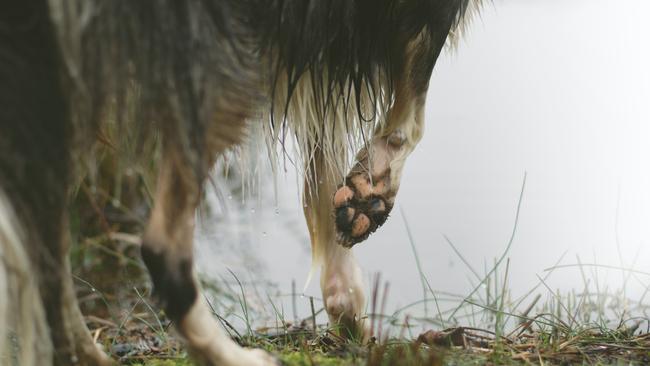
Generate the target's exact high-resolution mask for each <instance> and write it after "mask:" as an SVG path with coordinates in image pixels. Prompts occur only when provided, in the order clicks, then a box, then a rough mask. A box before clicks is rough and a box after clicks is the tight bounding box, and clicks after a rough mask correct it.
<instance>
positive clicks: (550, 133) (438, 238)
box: [197, 0, 650, 315]
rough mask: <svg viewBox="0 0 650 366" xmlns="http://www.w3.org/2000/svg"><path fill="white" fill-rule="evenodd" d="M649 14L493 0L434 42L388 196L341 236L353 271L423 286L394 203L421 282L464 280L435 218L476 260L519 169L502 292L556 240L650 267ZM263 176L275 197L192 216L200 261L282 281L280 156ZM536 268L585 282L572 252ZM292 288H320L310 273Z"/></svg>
mask: <svg viewBox="0 0 650 366" xmlns="http://www.w3.org/2000/svg"><path fill="white" fill-rule="evenodd" d="M648 14H650V2H648V1H647V0H570V1H566V0H563V1H560V0H525V1H521V0H510V1H506V0H497V1H495V2H494V3H493V4H488V5H487V6H486V8H485V9H484V11H483V12H482V14H481V17H480V18H478V19H476V20H475V21H474V22H473V24H472V26H471V28H470V32H469V33H468V35H467V37H466V39H465V40H464V41H463V42H461V44H460V46H459V48H458V50H457V51H455V52H445V53H444V54H443V55H442V56H441V58H440V59H439V61H438V64H437V66H436V69H435V71H434V75H433V78H432V80H431V86H430V91H429V95H428V102H427V117H426V118H427V125H426V128H427V130H426V134H425V137H424V139H423V140H422V142H421V143H420V145H419V146H418V148H417V150H416V151H415V152H414V153H413V154H412V156H411V157H410V159H409V161H408V163H407V166H406V169H405V173H404V177H403V179H402V186H401V190H400V192H399V194H398V199H397V206H396V208H395V210H394V211H393V214H392V216H391V218H390V219H389V220H388V222H387V223H386V224H385V225H384V227H382V229H381V230H379V231H378V232H377V233H375V234H374V235H373V236H371V238H370V239H369V240H368V241H366V242H364V243H362V244H360V245H358V246H356V247H355V249H354V250H355V254H356V256H357V258H358V259H359V262H360V263H361V265H362V267H363V268H364V271H365V274H366V279H367V283H368V284H369V283H370V282H371V281H370V276H371V275H372V274H373V273H376V272H381V274H382V279H383V280H385V281H388V282H389V283H390V296H389V306H388V308H389V309H393V308H396V307H398V306H400V305H405V304H408V303H411V302H414V301H417V300H419V299H422V297H423V295H422V287H421V284H420V278H419V275H418V271H417V269H416V265H415V261H414V257H413V254H412V251H411V247H410V244H409V240H408V236H407V232H406V229H405V224H404V219H403V217H402V215H401V214H400V210H403V211H404V212H405V214H406V216H407V218H408V223H409V226H410V228H411V230H412V233H413V239H414V242H415V244H416V246H417V248H418V251H419V257H420V260H421V262H422V266H423V270H424V273H425V275H426V276H427V278H428V280H429V282H430V284H431V286H432V287H433V289H435V290H438V291H449V292H453V293H456V294H460V295H463V294H467V293H469V291H471V289H472V288H473V286H474V285H476V283H477V281H476V280H475V277H473V275H472V273H471V271H470V270H469V269H468V267H467V266H466V265H465V264H463V263H462V262H461V260H460V259H459V257H458V256H457V255H456V254H455V253H454V251H453V250H452V248H451V247H450V246H449V245H448V244H447V243H446V242H445V240H444V238H443V234H445V235H447V236H448V237H449V238H450V239H451V240H452V241H453V242H454V244H455V245H456V248H457V249H458V250H459V252H460V253H462V255H463V256H464V257H465V259H466V260H467V261H468V262H469V263H470V265H471V266H472V267H474V268H475V269H476V271H478V272H479V273H480V274H483V273H484V272H485V271H486V270H485V269H486V268H488V267H489V266H490V265H491V264H493V262H494V259H495V258H497V257H499V256H500V255H501V254H502V252H503V251H504V249H505V247H506V244H507V242H508V239H509V237H510V234H511V231H512V227H513V222H514V217H515V211H516V206H517V201H518V197H519V192H520V189H521V185H522V179H523V176H524V173H525V172H528V180H527V184H526V189H525V193H524V197H523V202H522V206H521V215H520V220H519V227H518V231H517V234H516V237H515V240H514V242H513V245H512V248H511V250H510V251H509V253H508V255H507V256H508V258H510V274H509V287H510V289H511V293H512V296H513V297H517V296H519V295H521V294H523V293H525V292H527V291H528V290H529V289H531V288H533V287H534V286H535V285H536V284H538V282H539V280H538V277H537V276H538V275H539V276H544V275H545V272H544V269H545V268H548V267H551V266H552V265H554V264H555V263H556V262H557V261H558V260H559V259H560V257H561V256H562V255H563V254H565V256H564V259H563V260H562V263H564V264H571V263H577V261H578V259H577V258H578V257H579V258H580V261H582V262H583V263H599V264H607V265H613V266H625V267H634V268H637V269H639V270H646V271H648V272H650V246H648V244H649V242H650V67H649V65H650V41H649V39H650V22H648ZM277 181H278V187H279V191H278V193H277V206H276V203H275V199H274V198H273V197H272V196H273V193H272V189H271V190H269V192H271V193H270V194H268V196H269V197H267V198H260V199H256V200H254V202H246V205H245V207H246V209H245V210H239V211H238V210H237V209H236V208H230V209H229V212H228V218H226V219H224V220H223V221H222V222H221V223H219V224H216V223H214V222H213V221H210V220H204V222H203V228H200V229H199V239H200V240H199V242H200V245H199V248H198V249H197V250H198V252H199V255H198V257H199V263H198V264H199V268H200V270H201V272H203V273H204V274H206V275H208V276H221V277H223V278H230V275H229V274H228V272H227V270H226V268H229V269H232V270H233V271H234V272H235V273H237V275H238V276H239V277H241V278H242V279H244V280H246V279H260V278H262V279H264V280H268V281H271V282H274V283H276V284H277V286H278V288H279V291H280V292H282V293H288V292H290V291H291V281H292V279H295V280H296V283H297V287H298V290H300V289H302V286H303V284H304V281H305V279H306V277H307V274H308V272H309V268H310V252H309V241H308V235H307V229H306V226H305V224H304V220H303V218H302V207H301V203H300V200H299V197H300V195H299V193H298V191H297V189H298V187H297V181H298V179H297V178H296V176H295V173H293V172H289V174H287V175H286V176H280V177H278V178H277ZM212 199H213V200H214V197H213V198H212ZM235 206H236V205H233V207H235ZM233 228H236V230H234V229H233ZM214 242H219V244H215V243H214ZM617 242H618V246H619V247H620V255H619V250H617ZM242 243H243V244H242ZM587 275H588V276H590V277H591V278H592V280H591V281H594V282H591V283H592V284H593V283H595V280H594V279H595V278H598V284H599V286H600V287H601V288H604V287H609V288H610V289H617V288H621V287H622V285H623V279H624V276H623V275H622V272H620V271H616V270H606V269H603V268H590V269H589V273H588V274H587ZM547 284H548V286H550V287H551V288H553V289H560V290H562V291H569V290H571V289H575V290H576V291H582V290H583V288H584V282H583V278H582V276H581V275H580V271H579V269H578V268H563V269H557V270H555V271H554V272H553V273H552V274H551V275H550V276H549V277H548V280H547ZM648 284H650V276H645V275H642V274H639V275H635V276H631V277H630V279H629V282H628V286H627V295H628V296H629V297H631V298H635V299H639V298H641V297H643V296H644V292H645V291H646V285H648ZM545 291H546V290H544V289H543V288H542V289H541V290H540V291H539V292H540V293H543V292H545ZM306 294H307V295H313V296H315V297H320V290H319V288H318V279H317V278H315V279H314V280H313V281H312V283H311V285H310V286H309V287H308V288H307V292H306ZM284 306H285V309H287V308H288V305H287V303H285V304H284ZM414 311H415V310H414ZM303 315H306V314H303Z"/></svg>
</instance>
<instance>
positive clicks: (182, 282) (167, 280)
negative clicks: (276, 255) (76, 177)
mask: <svg viewBox="0 0 650 366" xmlns="http://www.w3.org/2000/svg"><path fill="white" fill-rule="evenodd" d="M165 153H166V154H167V156H165V157H164V158H163V162H162V166H161V168H160V173H159V179H158V184H157V188H156V196H155V205H154V208H153V211H152V213H151V217H150V219H149V223H148V226H147V229H146V232H145V235H144V240H143V246H142V258H143V260H144V262H145V264H146V265H147V268H148V269H149V273H150V274H151V278H152V280H153V284H154V292H155V294H156V296H157V297H158V298H159V300H160V301H161V302H162V304H163V305H164V309H165V312H166V314H167V316H169V318H170V319H171V320H172V321H173V322H174V323H175V325H176V329H177V330H178V331H179V333H180V334H181V335H182V336H183V337H184V338H185V340H186V341H187V344H188V346H189V348H190V352H191V353H192V355H193V356H194V357H195V358H196V359H197V360H198V361H200V362H202V363H203V364H206V365H220V366H235V365H251V366H270V365H275V364H276V363H275V360H274V358H273V357H272V356H270V355H269V354H267V353H266V352H264V351H262V350H255V349H253V350H249V349H244V348H242V347H240V346H239V345H237V344H236V343H235V342H234V341H233V340H232V339H230V337H228V335H227V334H226V333H225V332H224V331H223V330H222V329H221V326H220V325H219V324H218V323H217V321H216V320H215V318H214V316H213V314H212V312H211V311H210V309H209V307H208V304H207V303H206V301H205V300H204V298H203V296H201V294H200V286H199V284H198V281H197V279H196V276H195V273H194V269H193V248H192V247H193V245H192V244H193V243H192V242H193V236H194V219H195V217H194V215H195V208H196V206H197V205H198V203H199V196H200V184H201V183H202V182H196V180H195V179H193V178H191V176H192V174H191V173H188V169H187V167H186V166H185V165H184V164H183V163H182V162H181V161H180V160H179V159H178V154H175V153H169V151H168V150H165Z"/></svg>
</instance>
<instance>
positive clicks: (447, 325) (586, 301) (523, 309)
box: [70, 156, 650, 366]
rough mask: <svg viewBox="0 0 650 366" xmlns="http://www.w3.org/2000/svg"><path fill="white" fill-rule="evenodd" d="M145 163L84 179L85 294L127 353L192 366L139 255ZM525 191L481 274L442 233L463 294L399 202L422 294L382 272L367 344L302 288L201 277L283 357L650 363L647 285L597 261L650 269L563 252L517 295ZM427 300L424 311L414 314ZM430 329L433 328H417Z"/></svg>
mask: <svg viewBox="0 0 650 366" xmlns="http://www.w3.org/2000/svg"><path fill="white" fill-rule="evenodd" d="M116 166H119V164H116V163H115V162H114V161H113V160H112V159H111V158H110V156H109V157H105V159H104V160H103V162H102V164H101V167H99V168H96V169H95V170H97V171H100V172H101V171H103V170H106V171H107V172H106V174H107V175H109V176H110V175H114V174H115V170H116V169H119V168H118V167H116ZM144 170H145V173H139V171H136V174H135V175H134V174H133V173H131V174H130V175H129V174H127V176H128V177H127V178H124V179H117V180H107V179H101V176H100V177H99V178H95V179H92V180H91V179H86V180H83V181H81V183H80V189H79V190H78V192H77V196H76V199H75V205H74V206H73V208H72V209H71V212H70V221H71V224H72V225H71V230H72V232H71V238H72V239H73V244H74V245H73V247H74V251H73V253H72V260H73V272H74V273H75V274H76V277H75V278H76V285H77V289H78V297H79V299H80V304H81V306H82V310H83V312H84V314H86V315H87V316H86V320H87V323H88V325H89V328H90V329H91V333H92V334H93V336H94V337H95V339H96V340H97V342H99V343H101V344H102V345H103V346H104V348H105V349H106V350H107V351H108V352H109V353H110V354H111V356H112V357H113V358H115V359H117V360H119V362H120V363H122V364H129V365H152V366H168V365H169V366H171V365H177V366H185V365H193V363H192V362H191V360H190V359H189V358H188V356H187V354H186V352H185V350H184V348H183V345H182V343H181V342H180V341H179V340H178V338H177V337H176V336H175V334H174V332H173V330H172V329H173V327H172V326H171V324H170V322H169V320H168V319H166V317H165V314H164V312H161V311H160V310H158V309H159V308H158V307H157V306H156V305H155V304H153V303H152V302H151V300H150V293H151V288H150V285H149V281H148V278H147V276H146V275H145V274H144V268H143V266H142V264H141V262H140V260H139V255H138V252H139V240H138V235H137V234H139V233H140V232H142V227H143V222H144V217H145V216H146V212H147V209H146V207H148V205H149V204H150V194H149V192H151V191H152V188H151V184H152V183H151V181H152V178H151V177H152V176H153V174H151V172H148V171H147V170H146V169H144ZM116 185H119V186H120V187H119V189H117V188H116V187H115V186H116ZM524 191H525V177H524V182H523V184H522V189H521V192H520V195H519V201H518V203H517V209H516V211H515V215H514V224H513V228H512V234H511V236H510V238H509V240H508V242H507V243H506V245H505V249H504V251H503V253H501V254H500V255H499V256H498V258H495V260H494V262H493V264H492V266H490V267H487V268H486V269H485V270H484V271H483V273H481V271H479V270H477V269H476V268H474V267H473V266H472V265H471V264H470V262H469V261H468V260H467V259H466V258H464V257H463V255H462V253H461V252H460V251H459V250H458V249H457V248H456V246H455V245H454V243H453V241H452V240H451V239H450V238H449V237H447V236H445V237H444V239H445V241H446V242H447V243H448V244H449V245H450V247H451V248H452V249H453V251H454V252H455V253H456V255H457V256H458V257H459V258H460V260H461V262H462V263H464V264H465V266H467V270H468V273H469V274H470V275H471V276H472V277H470V278H471V280H472V281H473V286H472V290H471V291H469V292H468V293H467V294H455V293H446V292H441V291H436V289H435V288H433V287H432V286H431V283H430V282H429V280H428V279H427V276H426V273H425V272H424V271H423V269H422V266H421V262H422V261H421V258H420V257H419V255H418V250H417V243H416V242H415V238H414V237H413V236H412V234H411V230H410V227H409V225H408V221H407V220H406V215H405V213H404V212H402V217H403V219H404V224H405V227H406V229H407V234H408V238H407V239H408V240H409V242H410V246H411V250H412V253H413V257H414V262H415V265H416V267H417V269H418V272H419V278H418V279H414V280H418V281H419V283H420V285H421V287H422V299H421V300H419V301H416V302H414V303H411V304H407V305H405V306H403V307H402V308H400V309H396V310H394V311H392V312H387V309H386V306H385V304H386V299H387V297H388V292H389V291H388V290H389V285H388V283H383V282H382V281H381V277H380V276H379V275H377V276H375V280H374V282H373V286H372V291H371V294H370V300H369V308H368V309H367V312H368V322H369V323H370V326H371V328H372V330H373V332H372V333H373V334H374V336H375V338H373V339H371V341H370V342H369V343H367V344H362V343H361V342H360V341H359V340H348V339H346V338H343V337H341V336H340V332H341V330H340V329H335V328H331V327H329V326H328V325H327V324H318V323H317V321H316V319H317V315H318V314H321V313H322V312H323V310H322V306H321V301H320V300H319V299H314V298H299V297H298V296H296V290H295V286H293V289H292V290H291V293H290V294H289V296H291V297H292V304H293V305H292V308H293V309H292V311H291V314H292V315H291V316H290V317H289V318H290V319H287V315H286V312H285V309H284V308H283V306H282V302H281V301H280V300H281V299H280V298H279V297H278V296H275V295H271V294H270V291H269V290H268V288H264V285H258V284H255V283H253V282H246V281H243V280H242V279H241V278H240V277H238V275H237V274H236V273H233V272H231V274H230V278H223V279H219V280H214V279H211V280H206V281H204V282H203V287H204V289H206V292H207V294H208V295H213V296H207V297H206V299H208V300H209V303H210V306H211V307H212V309H213V312H214V315H215V317H216V318H217V319H219V321H220V322H221V323H222V325H223V327H224V328H225V329H226V331H227V332H228V333H229V334H230V335H231V337H233V338H234V339H235V340H236V341H237V342H239V343H240V344H242V345H243V346H246V347H257V348H263V349H265V350H267V351H269V352H272V353H274V354H276V355H278V357H279V358H280V359H281V360H282V361H283V362H284V363H285V364H287V365H369V366H378V365H485V364H514V365H519V364H521V365H524V364H539V365H566V364H589V365H592V364H593V365H597V364H620V365H629V364H639V365H642V364H650V329H649V327H650V325H649V319H648V316H646V314H647V312H648V310H650V309H649V308H648V306H646V305H645V303H644V300H645V297H646V296H645V294H644V295H643V296H642V297H641V299H637V300H633V299H629V298H627V297H626V296H625V294H626V291H625V289H622V290H620V291H611V290H609V289H607V288H605V287H604V286H603V285H602V284H601V283H600V282H599V280H598V278H599V277H598V275H597V273H596V271H597V270H610V271H620V272H621V273H622V274H623V278H625V284H626V285H627V281H628V280H630V278H636V276H646V275H649V274H648V273H645V272H642V271H638V270H636V269H633V268H629V267H626V266H624V265H623V264H621V266H603V265H599V264H597V263H583V262H582V260H581V259H580V258H576V262H575V264H565V263H563V260H564V256H561V257H560V259H559V260H558V262H557V263H556V264H555V265H554V266H552V267H550V268H548V269H547V270H546V272H545V273H544V275H543V276H540V277H538V283H537V284H536V285H535V286H534V287H533V288H531V290H530V291H528V292H527V293H525V294H523V295H522V296H519V297H516V298H513V294H512V293H511V291H510V289H509V281H510V274H509V272H510V265H511V264H510V260H509V258H508V253H509V250H510V248H511V246H512V245H513V242H514V240H515V237H516V232H517V223H518V221H519V212H520V210H521V203H522V201H523V197H524ZM142 207H144V209H142ZM568 267H570V268H574V269H578V270H579V272H580V274H581V276H582V279H583V283H584V287H583V288H582V289H579V290H576V291H571V292H569V293H559V292H557V291H555V290H553V289H552V288H551V287H550V286H549V284H548V279H549V277H550V276H551V275H552V274H553V273H555V271H558V270H566V268H568ZM590 273H591V275H590ZM594 274H595V275H594ZM646 287H647V286H646ZM253 300H255V301H253ZM298 301H305V302H309V304H308V305H309V311H310V314H308V315H307V316H306V317H305V318H304V319H297V313H296V310H295V308H296V305H295V304H296V302H298ZM420 309H421V310H422V313H421V314H420V315H418V316H414V315H413V314H418V311H419V310H420ZM260 324H263V325H265V326H264V327H260V326H259V325H260ZM422 328H427V329H431V330H430V331H428V332H424V333H421V332H420V331H419V329H422Z"/></svg>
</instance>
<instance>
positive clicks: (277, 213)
mask: <svg viewBox="0 0 650 366" xmlns="http://www.w3.org/2000/svg"><path fill="white" fill-rule="evenodd" d="M275 214H276V215H279V214H280V209H279V208H277V207H276V208H275Z"/></svg>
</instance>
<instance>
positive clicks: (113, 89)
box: [0, 0, 481, 366]
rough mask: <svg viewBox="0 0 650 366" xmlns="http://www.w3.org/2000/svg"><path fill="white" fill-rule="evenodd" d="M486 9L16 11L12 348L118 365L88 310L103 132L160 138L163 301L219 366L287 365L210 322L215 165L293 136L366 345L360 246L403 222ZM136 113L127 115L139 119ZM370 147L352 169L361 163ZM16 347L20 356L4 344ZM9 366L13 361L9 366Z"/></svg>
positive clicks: (190, 1)
mask: <svg viewBox="0 0 650 366" xmlns="http://www.w3.org/2000/svg"><path fill="white" fill-rule="evenodd" d="M480 5H481V0H187V1H179V0H159V1H151V0H143V1H133V0H49V2H48V1H47V0H23V1H15V2H11V3H5V4H3V5H1V6H0V255H1V261H0V342H1V343H0V347H1V348H0V350H5V349H6V347H7V346H6V345H4V343H5V342H4V341H5V340H6V339H7V331H8V330H11V331H13V332H14V334H15V335H16V337H17V339H18V342H19V345H20V347H19V348H18V349H19V354H18V355H17V357H18V360H19V363H20V364H21V365H50V364H54V365H71V364H72V365H104V364H110V360H109V358H108V357H107V356H106V355H105V354H104V353H103V352H102V351H101V350H100V349H99V348H98V347H97V346H96V345H95V344H94V342H93V340H92V338H91V337H90V334H89V331H88V329H87V328H86V326H85V324H84V322H83V317H82V316H81V312H80V310H79V308H78V306H77V303H76V299H75V296H74V290H73V284H72V280H71V277H70V264H69V262H68V259H67V254H68V245H69V244H68V242H69V240H68V238H67V232H68V231H67V218H66V207H67V204H68V203H67V197H68V196H69V191H70V189H71V188H70V187H71V184H72V182H73V179H74V174H75V172H76V171H77V169H76V167H75V164H76V162H77V161H78V158H79V157H80V156H83V155H84V154H85V151H87V149H88V148H89V145H90V143H91V142H92V141H93V139H94V138H93V136H96V135H97V133H98V131H99V129H100V128H101V124H102V123H103V121H105V120H107V119H109V118H111V119H114V120H116V121H117V124H118V125H119V126H122V127H125V128H126V126H128V125H129V124H139V125H140V126H141V127H142V129H143V130H145V131H149V134H144V136H145V138H147V137H146V136H149V135H151V134H154V133H155V134H157V135H159V136H160V137H161V139H162V156H161V157H160V161H159V164H158V165H159V178H158V182H157V186H156V191H155V201H154V202H155V203H154V206H153V208H152V210H151V213H150V218H149V221H148V224H147V226H146V229H145V232H144V235H143V240H142V248H141V253H142V259H143V261H144V263H145V264H146V267H147V268H148V270H149V273H150V275H151V279H152V281H153V285H154V291H155V295H156V296H157V298H158V299H159V300H160V303H161V305H162V306H163V307H164V310H165V312H166V314H167V316H168V317H169V318H170V319H172V320H173V322H174V324H175V326H176V328H177V330H178V331H179V333H180V335H182V337H183V338H184V339H185V341H186V343H187V346H188V348H189V350H190V351H191V352H192V354H193V355H195V356H196V357H197V359H198V360H199V361H201V362H203V363H205V364H208V365H226V366H229V365H275V364H276V361H275V359H274V358H273V357H272V356H270V355H269V354H267V353H266V352H263V351H261V350H250V349H244V348H242V347H240V346H238V345H237V344H236V343H235V342H234V341H233V340H231V339H230V338H229V337H227V335H226V334H225V332H224V331H222V330H221V329H220V327H219V325H218V323H217V322H216V321H215V320H214V319H213V317H212V315H211V313H210V311H209V309H208V307H207V305H206V304H205V303H204V302H203V301H202V297H201V296H200V295H199V292H200V289H199V285H198V283H197V281H196V278H195V274H194V270H193V259H192V240H193V232H194V218H195V208H196V207H197V205H198V204H199V201H200V197H201V191H202V186H203V184H204V181H205V180H206V177H207V176H208V173H209V171H210V168H211V167H212V166H213V165H214V163H215V160H216V159H217V157H218V156H220V155H221V154H223V153H224V152H225V151H227V150H228V149H231V148H233V147H235V146H237V145H239V144H241V142H242V141H243V140H244V138H245V135H246V132H245V131H246V129H247V126H251V125H255V126H258V127H260V128H262V129H263V130H264V134H265V136H266V139H267V141H268V144H269V146H270V147H271V149H272V146H275V145H277V144H278V143H280V144H284V143H285V142H286V140H287V139H293V140H294V141H295V143H296V146H298V149H297V151H296V153H295V155H296V156H295V161H297V162H299V163H298V164H297V165H298V167H299V168H300V169H301V173H302V174H303V175H304V179H305V183H304V187H305V192H304V202H305V217H306V221H307V225H308V229H309V233H310V237H311V242H312V250H313V265H314V266H315V267H320V268H321V281H320V284H321V289H322V293H323V299H324V305H325V309H326V311H327V313H328V315H329V319H330V322H331V323H332V324H337V325H339V326H341V327H342V328H343V329H345V330H346V332H343V333H345V334H348V335H357V336H361V337H368V336H369V334H368V330H367V326H366V324H365V323H364V320H363V309H364V306H365V298H364V293H363V286H362V281H361V272H360V269H359V266H358V265H357V263H356V262H355V259H354V257H353V255H352V251H351V250H350V247H352V246H353V245H355V244H357V243H360V242H362V241H363V240H365V239H366V238H367V237H368V236H369V235H370V234H371V233H373V232H374V231H375V230H377V229H378V228H379V227H380V226H381V225H382V224H383V223H384V222H385V221H386V219H387V217H388V214H389V213H390V211H391V208H392V206H393V204H394V201H395V196H396V194H397V190H398V188H399V184H400V175H401V172H402V169H403V167H404V164H405V161H406V158H407V157H408V155H409V154H410V153H411V152H412V151H413V149H414V148H415V146H416V144H417V143H418V141H419V140H420V138H421V137H422V134H423V128H424V112H423V111H424V102H425V94H426V91H427V87H428V83H429V79H430V76H431V72H432V70H433V68H434V65H435V63H436V60H437V58H438V56H439V54H440V52H441V50H442V49H443V48H444V47H445V46H446V45H448V44H450V43H453V42H454V40H455V39H457V38H458V37H459V34H460V33H462V31H463V29H464V27H465V25H466V20H467V19H469V18H470V16H471V14H472V13H474V12H475V11H476V10H477V9H478V8H479V7H480ZM127 105H135V106H136V107H135V108H131V109H128V110H129V112H127V111H126V110H127V108H126V107H125V106H127ZM355 151H356V152H357V153H356V155H350V152H355ZM3 345H4V346H3ZM4 360H6V359H4Z"/></svg>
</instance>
